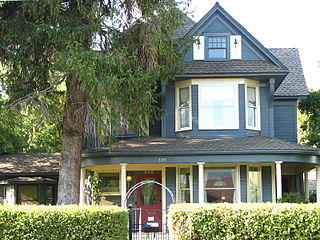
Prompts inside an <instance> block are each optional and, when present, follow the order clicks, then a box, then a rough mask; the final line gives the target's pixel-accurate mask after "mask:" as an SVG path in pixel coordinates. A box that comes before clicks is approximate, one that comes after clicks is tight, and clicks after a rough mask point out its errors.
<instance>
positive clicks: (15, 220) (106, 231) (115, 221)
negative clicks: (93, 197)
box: [0, 206, 128, 240]
mask: <svg viewBox="0 0 320 240" xmlns="http://www.w3.org/2000/svg"><path fill="white" fill-rule="evenodd" d="M127 233H128V213H127V210H126V209H125V208H120V207H113V206H112V207H98V206H83V207H79V206H1V207H0V239H1V240H8V239H14V240H20V239H21V240H22V239H23V240H33V239H39V240H40V239H41V240H46V239H48V240H49V239H50V240H62V239H68V240H69V239H77V240H81V239H86V240H88V239H104V240H106V239H112V240H114V239H117V240H122V239H123V240H124V239H127Z"/></svg>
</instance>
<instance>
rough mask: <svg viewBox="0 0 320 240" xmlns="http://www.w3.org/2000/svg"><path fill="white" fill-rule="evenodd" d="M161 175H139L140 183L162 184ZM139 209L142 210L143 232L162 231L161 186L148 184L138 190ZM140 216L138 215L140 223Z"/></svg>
mask: <svg viewBox="0 0 320 240" xmlns="http://www.w3.org/2000/svg"><path fill="white" fill-rule="evenodd" d="M160 179H161V176H160V174H139V175H138V176H137V180H138V182H141V181H146V180H152V181H156V182H160ZM137 207H138V208H140V209H141V224H142V230H143V231H161V222H162V214H161V186H160V185H158V184H156V183H148V184H145V185H142V186H141V187H140V188H138V197H137ZM139 218H140V215H139V214H138V219H137V220H138V222H139Z"/></svg>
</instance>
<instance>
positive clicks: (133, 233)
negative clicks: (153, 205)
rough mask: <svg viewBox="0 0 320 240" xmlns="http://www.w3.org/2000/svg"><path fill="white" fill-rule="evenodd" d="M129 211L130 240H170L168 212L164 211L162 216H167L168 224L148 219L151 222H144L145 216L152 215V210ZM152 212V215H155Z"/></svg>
mask: <svg viewBox="0 0 320 240" xmlns="http://www.w3.org/2000/svg"><path fill="white" fill-rule="evenodd" d="M128 209H129V240H169V229H168V219H167V212H166V210H164V211H162V210H158V211H162V215H163V216H166V217H165V219H166V222H160V221H154V219H152V218H148V220H149V221H142V219H143V217H142V216H143V215H150V210H142V209H141V208H133V207H132V206H131V205H129V206H128ZM154 213H155V212H154V210H152V213H151V215H152V214H154Z"/></svg>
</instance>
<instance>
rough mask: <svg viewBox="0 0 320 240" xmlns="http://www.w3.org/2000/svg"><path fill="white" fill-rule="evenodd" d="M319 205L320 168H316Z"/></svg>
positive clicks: (319, 201) (318, 200)
mask: <svg viewBox="0 0 320 240" xmlns="http://www.w3.org/2000/svg"><path fill="white" fill-rule="evenodd" d="M316 186H317V187H316V191H317V203H318V204H319V203H320V166H316Z"/></svg>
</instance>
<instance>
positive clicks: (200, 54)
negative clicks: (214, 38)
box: [193, 36, 204, 60]
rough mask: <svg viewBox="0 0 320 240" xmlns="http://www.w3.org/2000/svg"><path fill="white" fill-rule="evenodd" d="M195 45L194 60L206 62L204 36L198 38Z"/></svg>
mask: <svg viewBox="0 0 320 240" xmlns="http://www.w3.org/2000/svg"><path fill="white" fill-rule="evenodd" d="M195 40H196V41H195V42H194V43H193V60H204V36H196V37H195Z"/></svg>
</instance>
